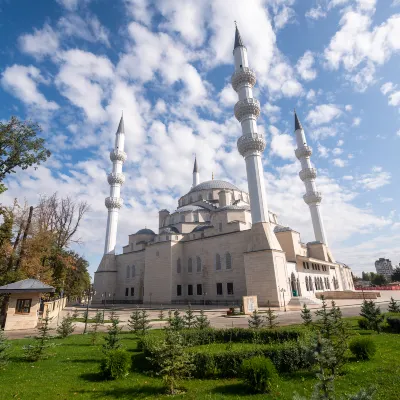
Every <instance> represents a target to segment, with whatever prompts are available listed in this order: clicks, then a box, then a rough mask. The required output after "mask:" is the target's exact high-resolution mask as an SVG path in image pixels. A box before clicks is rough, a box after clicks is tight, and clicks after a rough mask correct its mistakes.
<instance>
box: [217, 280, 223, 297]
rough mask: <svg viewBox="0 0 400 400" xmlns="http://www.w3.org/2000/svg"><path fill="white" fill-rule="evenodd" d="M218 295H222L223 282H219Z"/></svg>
mask: <svg viewBox="0 0 400 400" xmlns="http://www.w3.org/2000/svg"><path fill="white" fill-rule="evenodd" d="M217 296H222V283H217Z"/></svg>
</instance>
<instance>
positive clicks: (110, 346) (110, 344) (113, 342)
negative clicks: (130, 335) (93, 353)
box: [103, 310, 122, 352]
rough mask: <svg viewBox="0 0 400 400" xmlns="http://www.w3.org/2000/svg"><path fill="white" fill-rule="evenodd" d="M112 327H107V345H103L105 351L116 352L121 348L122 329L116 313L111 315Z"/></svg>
mask: <svg viewBox="0 0 400 400" xmlns="http://www.w3.org/2000/svg"><path fill="white" fill-rule="evenodd" d="M109 318H110V320H111V326H108V327H107V331H108V333H107V336H105V337H104V340H105V343H104V344H103V351H104V352H107V351H108V350H116V349H119V348H120V347H121V338H120V333H121V330H122V328H121V327H120V326H119V318H118V317H117V315H116V313H115V311H114V310H113V311H112V312H111V313H110V317H109Z"/></svg>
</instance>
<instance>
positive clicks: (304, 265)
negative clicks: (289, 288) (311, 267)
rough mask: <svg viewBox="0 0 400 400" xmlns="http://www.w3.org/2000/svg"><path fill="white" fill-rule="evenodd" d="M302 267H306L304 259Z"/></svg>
mask: <svg viewBox="0 0 400 400" xmlns="http://www.w3.org/2000/svg"><path fill="white" fill-rule="evenodd" d="M303 268H304V269H306V268H307V267H306V262H305V261H303Z"/></svg>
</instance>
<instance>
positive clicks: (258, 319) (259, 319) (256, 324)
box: [247, 310, 265, 329]
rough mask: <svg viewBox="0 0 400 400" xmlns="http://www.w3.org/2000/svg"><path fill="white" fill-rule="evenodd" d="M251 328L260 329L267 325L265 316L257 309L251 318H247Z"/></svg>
mask: <svg viewBox="0 0 400 400" xmlns="http://www.w3.org/2000/svg"><path fill="white" fill-rule="evenodd" d="M247 323H248V325H249V328H252V329H260V328H263V327H264V326H265V318H264V317H263V316H261V315H260V314H259V313H258V311H257V310H254V311H253V314H251V315H250V317H249V319H248V320H247Z"/></svg>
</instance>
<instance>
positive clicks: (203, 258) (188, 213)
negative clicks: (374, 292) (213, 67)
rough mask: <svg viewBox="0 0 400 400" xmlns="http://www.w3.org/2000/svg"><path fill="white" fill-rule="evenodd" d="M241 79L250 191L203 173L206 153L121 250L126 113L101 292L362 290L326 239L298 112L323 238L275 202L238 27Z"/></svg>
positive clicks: (275, 301)
mask: <svg viewBox="0 0 400 400" xmlns="http://www.w3.org/2000/svg"><path fill="white" fill-rule="evenodd" d="M233 55H234V61H235V71H234V73H233V75H232V80H231V81H232V86H233V89H234V90H235V91H236V92H237V94H238V102H237V103H236V105H235V108H234V113H235V116H236V118H237V120H238V121H239V123H240V124H241V127H242V136H241V137H239V138H238V141H237V146H238V151H239V153H240V154H241V155H242V156H243V158H244V160H245V163H246V171H247V181H248V192H245V191H243V190H240V189H239V188H238V187H236V186H235V185H233V184H232V183H230V182H226V181H221V180H209V181H204V182H201V181H200V171H199V166H198V164H197V160H195V163H194V169H193V184H192V187H191V188H190V190H189V191H188V192H187V193H186V194H184V195H183V196H182V197H181V198H180V199H179V200H178V205H177V209H176V210H175V211H172V212H170V211H168V210H161V211H160V212H159V224H158V225H159V229H158V232H157V233H156V232H153V231H152V230H150V229H146V228H144V229H141V230H139V231H138V232H136V233H135V234H132V235H130V236H129V238H128V243H127V245H126V246H125V247H124V248H123V253H122V254H119V255H116V254H115V245H116V233H117V224H118V212H119V209H120V208H121V206H122V199H121V197H120V188H121V185H122V184H123V182H124V180H125V177H124V175H123V173H122V166H123V163H124V161H125V160H126V158H127V155H126V153H125V152H124V138H125V132H124V122H123V117H122V118H121V121H120V124H119V127H118V130H117V133H116V139H115V148H114V150H113V151H112V152H111V154H110V159H111V161H112V162H113V171H112V173H111V174H110V175H109V176H108V182H109V184H110V197H108V198H107V199H106V202H105V204H106V207H107V208H108V221H107V230H106V242H105V251H104V256H103V258H102V260H101V263H100V265H99V267H98V269H97V272H96V273H95V279H94V288H95V291H96V294H95V296H94V298H93V302H101V301H103V300H104V299H107V298H108V297H109V296H110V294H111V295H112V296H113V297H115V302H118V303H143V302H144V303H151V302H152V303H159V304H160V303H162V304H170V303H172V304H179V303H182V304H183V303H187V302H190V303H192V304H196V303H197V304H199V303H201V304H203V303H205V304H226V305H233V304H239V303H240V302H241V299H242V296H253V295H256V296H257V298H258V304H259V305H261V306H264V305H266V304H267V303H268V302H270V304H271V305H273V306H282V307H283V305H284V304H285V303H286V304H288V302H290V301H292V302H293V303H294V304H299V300H300V299H301V300H302V301H304V302H306V301H317V300H316V294H317V293H323V292H324V291H344V290H353V289H354V286H353V280H352V276H351V270H350V268H349V267H347V266H346V265H344V264H341V263H338V262H336V261H335V259H334V257H333V255H332V253H331V251H330V249H329V246H328V241H327V235H326V232H325V228H324V225H323V219H322V214H321V210H320V203H321V201H322V194H321V193H320V192H319V191H318V190H317V186H316V182H315V180H316V176H317V171H316V169H315V168H314V167H313V166H312V164H311V161H310V157H311V155H312V149H311V148H310V147H309V146H308V145H307V140H306V137H305V132H304V130H303V128H302V126H301V124H300V121H299V119H298V117H297V115H296V113H295V115H294V117H295V124H294V125H295V126H294V135H295V137H296V141H297V149H296V152H295V154H296V157H297V158H298V159H299V161H300V164H301V171H300V174H299V175H300V179H301V180H302V181H303V182H304V186H305V195H304V196H303V198H304V201H305V202H306V204H307V205H308V206H309V209H310V214H311V222H312V225H313V229H314V234H315V241H313V242H310V243H302V241H301V238H300V233H299V232H296V231H295V230H293V229H291V228H289V227H286V226H281V225H280V224H279V221H278V217H277V215H276V214H274V213H272V212H271V211H269V209H268V203H267V195H266V190H265V184H264V175H263V174H264V171H263V166H262V155H263V152H264V149H265V147H266V142H265V139H264V137H263V135H261V134H259V133H258V129H257V118H258V116H259V114H260V103H259V102H258V100H256V99H255V98H254V97H253V91H252V88H253V86H254V85H255V83H256V76H255V73H254V71H253V70H252V69H250V68H249V65H248V58H247V49H246V47H245V46H244V45H243V42H242V39H241V37H240V34H239V31H238V29H237V28H236V32H235V44H234V50H233Z"/></svg>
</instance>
